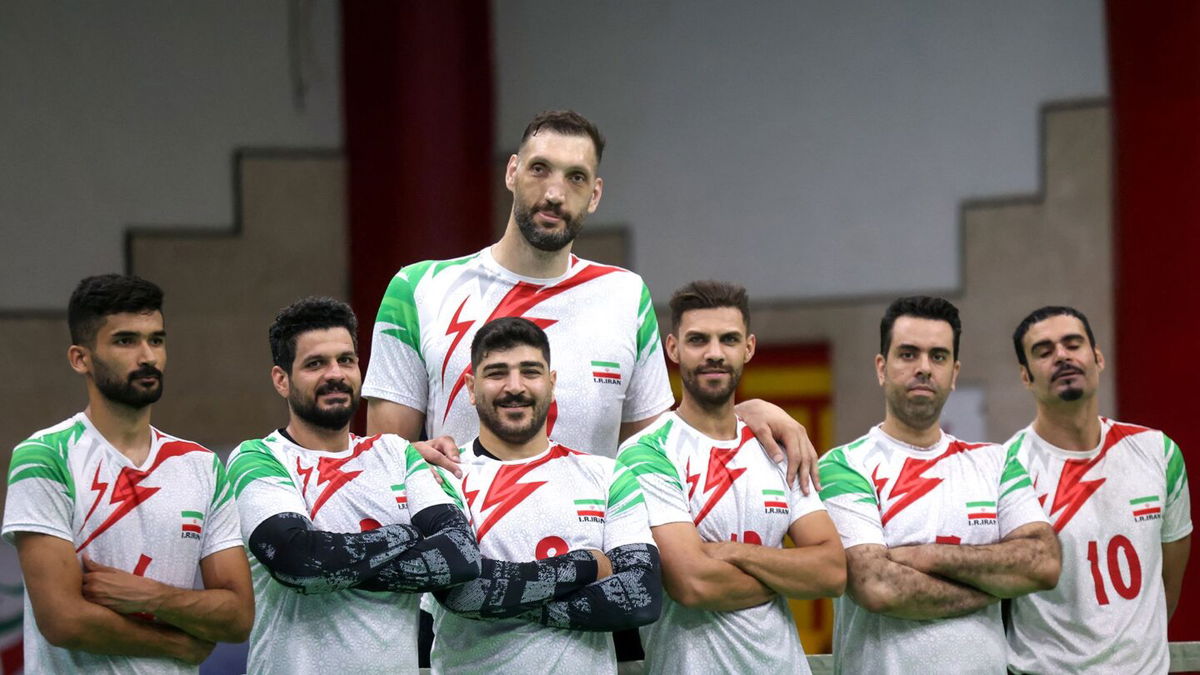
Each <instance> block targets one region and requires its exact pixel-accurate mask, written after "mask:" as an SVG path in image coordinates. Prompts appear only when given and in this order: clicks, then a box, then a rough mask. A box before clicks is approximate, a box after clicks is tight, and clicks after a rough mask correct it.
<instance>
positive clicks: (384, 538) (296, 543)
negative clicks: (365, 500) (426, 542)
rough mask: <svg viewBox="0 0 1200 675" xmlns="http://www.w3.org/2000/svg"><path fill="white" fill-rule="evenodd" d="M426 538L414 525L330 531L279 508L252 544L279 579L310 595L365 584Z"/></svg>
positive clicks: (254, 535)
mask: <svg viewBox="0 0 1200 675" xmlns="http://www.w3.org/2000/svg"><path fill="white" fill-rule="evenodd" d="M420 540H421V533H420V532H419V531H417V528H415V527H413V526H411V525H388V526H387V527H381V528H379V529H376V530H371V531H370V532H359V533H340V532H325V531H322V530H317V529H314V528H313V524H312V521H310V520H309V519H308V518H306V517H305V516H303V515H301V514H299V513H279V514H276V515H274V516H271V517H270V518H267V519H266V520H264V521H263V522H261V523H259V525H258V527H256V528H254V532H253V533H252V534H251V535H250V542H249V546H250V552H251V553H252V554H254V557H255V558H257V559H258V561H259V562H260V563H262V564H263V566H264V567H266V568H267V570H268V571H269V572H270V573H271V576H272V577H274V579H275V580H276V581H278V582H279V583H281V584H283V585H284V586H287V587H288V588H291V589H292V590H294V591H296V592H298V593H304V594H306V595H309V594H315V593H332V592H334V591H340V590H342V589H344V588H349V587H351V586H353V585H355V584H357V583H360V582H362V581H363V580H364V579H368V578H370V577H372V576H374V575H375V573H376V572H377V571H378V570H379V568H381V567H383V566H384V565H386V564H387V563H388V562H389V561H391V560H392V559H393V558H395V557H396V556H398V555H400V554H401V553H404V552H405V551H406V550H408V549H409V548H412V546H413V545H414V544H416V543H417V542H418V541H420Z"/></svg>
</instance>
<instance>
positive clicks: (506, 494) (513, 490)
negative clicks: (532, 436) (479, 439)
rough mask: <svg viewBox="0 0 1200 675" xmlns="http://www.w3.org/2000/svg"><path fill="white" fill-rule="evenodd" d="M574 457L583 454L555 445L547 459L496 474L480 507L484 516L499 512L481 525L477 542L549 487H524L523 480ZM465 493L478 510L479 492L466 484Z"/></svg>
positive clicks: (536, 484)
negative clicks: (549, 464)
mask: <svg viewBox="0 0 1200 675" xmlns="http://www.w3.org/2000/svg"><path fill="white" fill-rule="evenodd" d="M572 454H579V453H576V452H575V451H574V450H571V449H570V448H567V447H565V446H562V445H552V446H550V449H549V451H547V452H546V454H545V456H543V457H541V458H539V459H536V460H534V461H532V462H529V463H528V464H504V465H502V466H501V467H500V470H499V471H497V472H496V477H495V478H493V479H492V484H491V485H490V486H489V487H488V490H487V494H486V495H485V496H484V498H483V503H482V504H480V505H479V513H480V515H482V514H483V513H485V512H486V511H487V510H488V509H492V507H495V508H494V509H492V512H491V513H490V514H488V515H487V516H486V517H484V519H483V523H482V524H480V526H479V530H478V531H477V532H476V533H475V538H476V539H477V540H478V541H483V536H484V535H485V534H487V533H488V530H491V529H492V526H493V525H495V524H496V523H498V522H500V519H501V518H503V517H504V516H505V515H507V514H508V513H509V512H510V511H512V510H513V509H514V508H516V507H517V505H518V504H520V503H521V502H523V501H525V498H526V497H528V496H529V495H531V494H533V493H534V491H536V490H537V489H538V488H540V487H541V486H543V485H545V484H546V481H544V480H542V481H530V482H528V483H521V482H520V480H521V479H522V478H524V477H525V476H526V475H528V474H529V473H530V472H531V471H533V470H534V469H536V468H538V467H539V466H542V465H544V464H546V463H547V462H550V461H552V460H555V459H559V458H561V457H567V456H569V455H572ZM463 493H464V494H465V495H466V497H467V503H468V504H469V505H470V506H471V507H472V510H474V508H473V507H474V505H475V496H476V495H477V494H478V493H479V491H478V490H475V491H473V492H468V491H467V490H466V482H465V481H464V483H463Z"/></svg>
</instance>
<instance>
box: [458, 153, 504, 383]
mask: <svg viewBox="0 0 1200 675" xmlns="http://www.w3.org/2000/svg"><path fill="white" fill-rule="evenodd" d="M513 157H516V155H513ZM463 383H464V384H465V386H466V388H467V399H468V400H469V401H470V402H471V405H475V373H467V374H466V375H465V376H464V379H463Z"/></svg>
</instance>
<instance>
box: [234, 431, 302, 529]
mask: <svg viewBox="0 0 1200 675" xmlns="http://www.w3.org/2000/svg"><path fill="white" fill-rule="evenodd" d="M229 484H230V486H231V487H232V488H233V495H234V498H235V499H236V500H237V512H238V516H239V520H240V521H241V524H242V537H244V538H245V539H246V541H249V540H250V535H251V534H253V533H254V529H255V528H256V527H258V526H259V524H260V523H262V522H263V521H264V520H266V519H268V518H270V517H271V516H274V515H277V514H280V513H299V514H301V515H303V516H304V517H305V518H307V517H308V506H307V505H306V504H305V503H304V498H303V497H302V496H301V495H300V491H299V490H297V489H296V484H295V483H294V482H293V481H292V476H291V474H289V473H288V471H287V469H286V468H285V467H284V466H283V463H282V462H280V461H279V459H278V458H277V457H276V456H275V454H274V453H272V452H271V449H270V448H269V447H267V444H266V443H264V442H263V441H260V440H254V441H246V442H245V443H242V444H241V445H239V446H238V447H237V449H236V450H234V451H233V454H231V455H230V456H229Z"/></svg>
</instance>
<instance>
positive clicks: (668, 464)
mask: <svg viewBox="0 0 1200 675" xmlns="http://www.w3.org/2000/svg"><path fill="white" fill-rule="evenodd" d="M670 429H671V424H670V423H669V422H668V423H666V424H663V425H662V426H660V427H659V428H658V430H657V431H654V432H651V433H647V434H643V435H642V436H640V437H638V438H637V439H636V440H635V441H633V442H631V443H627V444H626V445H625V447H624V448H622V449H621V451H620V452H619V453H617V465H616V474H615V476H614V479H613V487H614V490H616V491H626V490H629V491H632V490H633V489H634V486H631V485H629V483H631V482H636V483H637V486H636V488H637V489H638V490H640V494H641V496H642V499H643V500H644V501H645V502H646V511H647V513H648V518H649V521H648V522H649V525H650V527H658V526H659V525H665V524H667V523H684V522H686V523H690V522H692V514H691V510H690V509H689V508H688V499H687V492H686V491H685V490H684V487H683V483H682V482H681V481H680V479H679V471H678V469H677V468H676V467H675V463H674V462H672V461H671V458H670V457H668V456H667V452H666V448H665V442H666V437H667V434H668V433H669V432H670Z"/></svg>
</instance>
